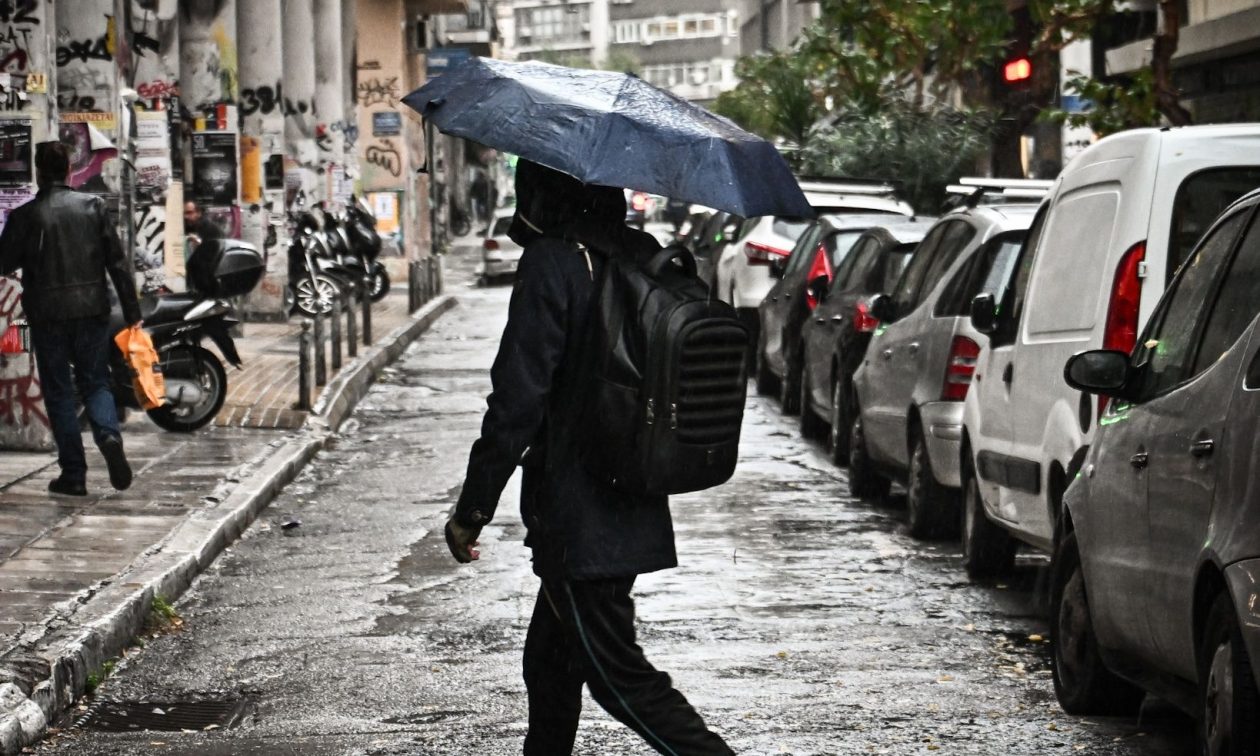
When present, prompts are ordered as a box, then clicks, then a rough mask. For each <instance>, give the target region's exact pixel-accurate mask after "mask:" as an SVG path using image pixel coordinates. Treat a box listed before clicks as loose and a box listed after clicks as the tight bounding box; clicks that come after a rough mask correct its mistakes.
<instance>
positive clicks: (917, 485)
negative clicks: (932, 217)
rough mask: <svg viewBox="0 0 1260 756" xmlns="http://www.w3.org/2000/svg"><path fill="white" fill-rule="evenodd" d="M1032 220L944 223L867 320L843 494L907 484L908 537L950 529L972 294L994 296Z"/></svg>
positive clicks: (1024, 215)
mask: <svg viewBox="0 0 1260 756" xmlns="http://www.w3.org/2000/svg"><path fill="white" fill-rule="evenodd" d="M1035 211H1036V206H1034V205H1007V206H1001V205H980V206H976V207H970V208H963V209H959V210H955V211H952V212H950V213H948V214H946V215H944V216H943V217H942V218H941V219H940V220H939V221H937V223H936V226H934V227H933V228H932V230H930V231H928V233H927V235H926V236H925V237H924V238H923V241H922V242H920V243H919V247H918V249H917V251H916V252H915V254H914V257H913V258H912V259H911V261H910V264H909V265H907V266H906V269H905V271H904V272H903V273H902V274H901V277H900V279H898V281H897V285H896V287H894V288H893V289H892V290H891V292H890V293H888V294H879V295H876V296H875V298H874V299H872V301H871V312H872V314H873V315H874V316H875V317H876V318H877V319H878V320H879V321H880V324H881V325H880V328H879V330H877V331H876V332H875V333H874V334H873V335H872V337H871V340H870V343H869V344H868V345H867V348H866V356H865V358H864V359H863V360H862V364H861V366H860V367H858V369H857V372H856V373H854V375H853V415H852V426H851V430H850V435H849V488H850V491H851V493H852V494H853V495H854V496H863V497H871V496H883V495H885V494H887V492H888V488H889V482H890V481H891V480H899V481H904V482H905V485H906V510H907V519H908V521H909V525H910V533H911V535H913V536H915V537H917V538H929V537H939V536H944V535H952V534H953V533H954V532H955V530H956V527H957V524H958V490H959V488H960V485H961V481H960V479H959V472H958V459H959V447H958V442H959V440H960V439H961V437H962V411H963V404H962V402H963V399H964V398H965V397H966V395H967V391H968V389H969V388H970V387H971V378H972V373H973V372H974V370H975V364H976V362H975V361H976V357H977V356H978V355H979V354H980V343H981V342H982V341H984V337H983V336H982V335H981V334H980V333H979V332H977V331H976V330H975V328H974V327H973V326H972V325H971V321H970V320H969V319H968V317H967V316H968V314H969V311H970V305H971V300H972V299H973V298H974V297H975V296H976V295H978V294H981V293H991V294H994V295H1000V294H1001V293H1002V290H1003V288H1004V287H1005V286H1006V282H1007V281H1008V279H1009V274H1010V270H1011V266H1012V265H1013V263H1014V262H1015V258H1016V254H1017V253H1018V251H1019V248H1020V245H1021V244H1022V243H1023V240H1024V235H1025V233H1026V232H1027V230H1028V226H1029V224H1030V223H1031V222H1032V219H1033V214H1034V212H1035Z"/></svg>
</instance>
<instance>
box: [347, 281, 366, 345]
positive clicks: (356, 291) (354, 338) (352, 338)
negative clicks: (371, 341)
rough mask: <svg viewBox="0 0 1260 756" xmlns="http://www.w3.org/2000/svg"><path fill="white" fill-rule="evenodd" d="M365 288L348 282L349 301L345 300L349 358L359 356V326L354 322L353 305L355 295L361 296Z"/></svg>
mask: <svg viewBox="0 0 1260 756" xmlns="http://www.w3.org/2000/svg"><path fill="white" fill-rule="evenodd" d="M366 291H367V290H366V289H364V288H363V287H362V286H356V285H355V284H350V291H349V292H347V294H348V295H349V296H350V301H349V302H346V355H347V356H349V357H350V358H351V359H353V358H355V357H358V356H359V327H358V325H356V324H355V315H354V310H355V307H357V306H358V304H359V303H358V301H357V300H356V299H355V298H356V297H362V296H363V294H364V293H365V292H366Z"/></svg>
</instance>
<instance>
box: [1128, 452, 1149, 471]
mask: <svg viewBox="0 0 1260 756" xmlns="http://www.w3.org/2000/svg"><path fill="white" fill-rule="evenodd" d="M1149 462H1150V455H1148V454H1147V453H1146V452H1145V451H1139V452H1138V453H1137V454H1134V455H1133V456H1132V457H1129V464H1130V465H1133V467H1134V468H1135V469H1137V470H1143V469H1145V468H1146V465H1147V464H1148V463H1149Z"/></svg>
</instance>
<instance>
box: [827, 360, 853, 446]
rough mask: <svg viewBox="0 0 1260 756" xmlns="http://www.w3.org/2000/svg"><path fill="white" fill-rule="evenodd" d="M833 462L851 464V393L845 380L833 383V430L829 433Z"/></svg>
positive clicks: (839, 379) (836, 380)
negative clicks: (846, 387)
mask: <svg viewBox="0 0 1260 756" xmlns="http://www.w3.org/2000/svg"><path fill="white" fill-rule="evenodd" d="M828 445H829V446H830V450H831V461H832V462H834V463H836V464H837V465H840V466H845V465H848V464H849V392H848V391H847V390H846V389H845V384H844V379H843V378H836V379H834V380H833V381H832V382H831V429H830V431H829V433H828Z"/></svg>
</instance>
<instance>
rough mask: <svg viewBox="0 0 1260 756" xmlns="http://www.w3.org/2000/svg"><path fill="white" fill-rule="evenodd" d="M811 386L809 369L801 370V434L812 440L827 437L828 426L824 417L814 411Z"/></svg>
mask: <svg viewBox="0 0 1260 756" xmlns="http://www.w3.org/2000/svg"><path fill="white" fill-rule="evenodd" d="M812 390H813V389H812V388H811V385H810V382H809V371H808V370H803V371H802V372H801V398H800V410H801V436H802V437H804V438H807V439H810V440H812V441H817V440H820V439H823V438H826V437H827V426H826V424H824V423H823V421H822V419H821V418H819V417H818V415H817V414H816V413H815V412H814V407H813V401H812V400H811V399H810V392H811V391H812Z"/></svg>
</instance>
